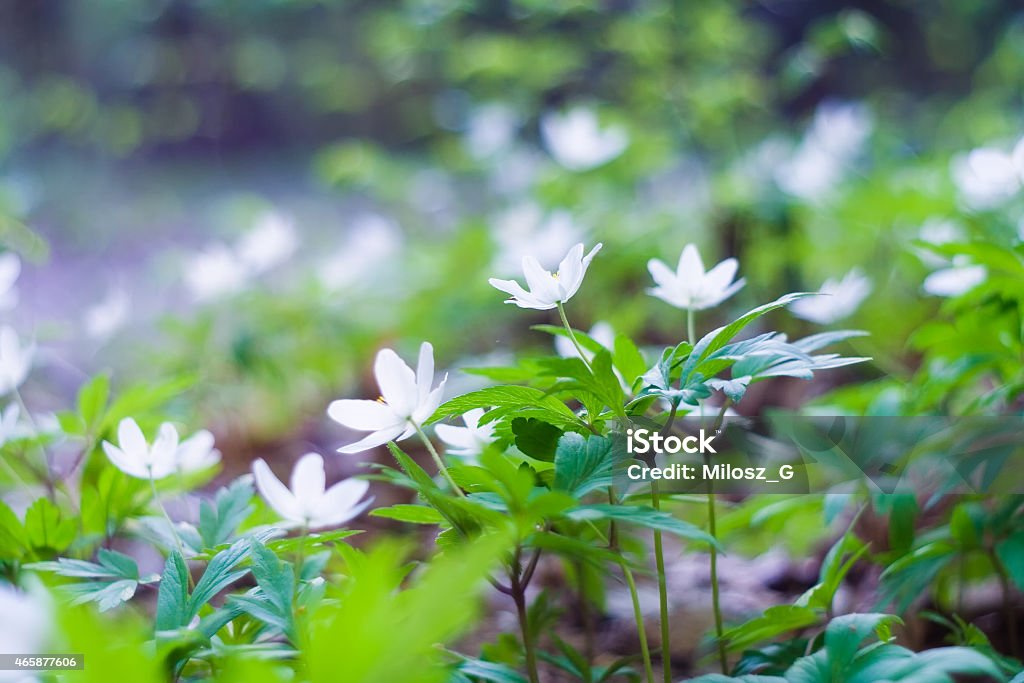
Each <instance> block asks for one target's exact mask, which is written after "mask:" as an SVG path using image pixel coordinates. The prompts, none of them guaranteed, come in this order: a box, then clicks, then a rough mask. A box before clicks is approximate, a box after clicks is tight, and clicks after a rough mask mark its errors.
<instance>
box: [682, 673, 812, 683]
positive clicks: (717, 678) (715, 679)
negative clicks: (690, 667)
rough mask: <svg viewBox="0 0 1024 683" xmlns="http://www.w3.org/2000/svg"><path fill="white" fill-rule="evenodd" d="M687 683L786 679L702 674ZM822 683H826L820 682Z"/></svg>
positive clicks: (769, 682) (779, 682) (782, 681)
mask: <svg viewBox="0 0 1024 683" xmlns="http://www.w3.org/2000/svg"><path fill="white" fill-rule="evenodd" d="M688 680H689V683H787V679H785V678H780V677H779V676H757V675H754V674H747V675H745V676H735V677H733V676H724V675H722V674H704V675H703V676H697V677H696V678H691V679H688ZM822 683H826V682H825V681H822Z"/></svg>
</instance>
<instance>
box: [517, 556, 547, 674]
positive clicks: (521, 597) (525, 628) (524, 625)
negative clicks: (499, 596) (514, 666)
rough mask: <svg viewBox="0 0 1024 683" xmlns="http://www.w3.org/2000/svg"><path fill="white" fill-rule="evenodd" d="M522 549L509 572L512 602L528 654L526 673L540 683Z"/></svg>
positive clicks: (524, 650) (525, 650)
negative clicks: (521, 559) (521, 562)
mask: <svg viewBox="0 0 1024 683" xmlns="http://www.w3.org/2000/svg"><path fill="white" fill-rule="evenodd" d="M521 553H522V549H521V548H516V554H515V559H514V560H513V561H512V568H511V571H509V582H510V583H511V585H512V600H513V601H514V602H515V603H516V615H517V616H518V617H519V631H520V634H521V635H522V638H523V652H524V653H525V654H526V672H527V674H528V675H529V677H530V683H540V672H539V671H538V669H537V653H536V648H535V647H534V642H533V635H532V632H531V629H530V613H529V610H527V609H526V587H527V585H528V584H529V577H524V574H523V570H522V567H521V565H520V562H519V560H520V555H521Z"/></svg>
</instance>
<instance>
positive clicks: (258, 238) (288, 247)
mask: <svg viewBox="0 0 1024 683" xmlns="http://www.w3.org/2000/svg"><path fill="white" fill-rule="evenodd" d="M298 246H299V238H298V235H297V234H296V232H295V222H294V221H293V220H292V219H291V218H288V217H286V216H283V215H281V214H279V213H277V212H276V211H267V212H265V213H263V214H262V215H261V216H260V217H259V218H258V219H257V221H256V224H255V225H254V226H253V228H252V229H251V230H249V232H247V233H246V234H244V235H243V236H242V238H241V239H240V240H239V241H238V246H237V247H236V249H235V252H236V253H237V254H238V260H239V261H240V262H241V263H242V265H243V266H244V268H245V269H246V270H248V271H249V272H250V273H251V274H259V273H264V272H266V271H268V270H270V269H271V268H274V267H275V266H277V265H280V264H281V263H283V262H284V261H286V260H288V259H289V258H290V257H291V255H292V254H294V253H295V250H296V249H297V248H298Z"/></svg>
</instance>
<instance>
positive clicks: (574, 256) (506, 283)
mask: <svg viewBox="0 0 1024 683" xmlns="http://www.w3.org/2000/svg"><path fill="white" fill-rule="evenodd" d="M602 246H603V245H602V244H601V243H600V242H598V243H597V246H595V247H594V248H593V249H591V250H590V253H589V254H587V255H586V256H584V255H583V244H582V243H580V244H577V245H576V246H574V247H573V248H572V249H570V250H569V253H568V254H566V255H565V258H563V259H562V262H561V263H559V264H558V271H557V272H555V273H551V272H549V271H547V270H544V268H543V267H542V266H541V265H540V263H539V262H538V261H537V259H535V258H534V257H532V256H524V257H523V276H524V277H525V278H526V284H527V285H528V286H529V288H530V291H526V290H525V289H523V288H522V286H521V285H520V284H519V283H518V282H516V281H515V280H499V279H497V278H493V277H492V278H490V279H489V280H488V282H490V283H491V286H492V287H494V288H495V289H498V290H500V291H502V292H505V293H506V294H509V295H511V297H512V298H510V299H506V300H505V303H507V304H515V305H516V306H519V308H532V309H535V310H538V311H546V310H550V309H552V308H556V307H557V306H558V305H559V304H564V303H565V302H566V301H568V300H569V299H571V298H572V297H573V295H574V294H576V292H578V291H579V289H580V285H581V284H583V277H584V276H585V275H586V274H587V268H588V267H590V262H591V261H592V260H593V258H594V256H596V255H597V252H599V251H600V250H601V247H602Z"/></svg>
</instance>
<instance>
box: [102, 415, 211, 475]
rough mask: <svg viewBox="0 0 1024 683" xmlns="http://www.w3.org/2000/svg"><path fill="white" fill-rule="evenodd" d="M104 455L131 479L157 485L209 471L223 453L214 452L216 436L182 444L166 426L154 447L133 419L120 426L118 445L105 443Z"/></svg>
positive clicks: (201, 434)
mask: <svg viewBox="0 0 1024 683" xmlns="http://www.w3.org/2000/svg"><path fill="white" fill-rule="evenodd" d="M103 451H104V452H105V453H106V454H107V458H109V459H110V462H111V463H113V464H114V466H115V467H116V468H117V469H119V470H121V471H122V472H124V473H125V474H127V475H128V476H130V477H136V478H137V479H153V480H154V481H155V480H157V479H163V478H164V477H167V476H169V475H171V474H174V473H175V472H182V473H186V472H193V471H196V470H199V469H205V468H206V467H209V466H210V465H213V464H214V463H216V462H217V461H218V460H219V459H220V452H219V451H217V450H215V449H214V448H213V436H212V435H211V434H210V433H209V432H207V431H206V430H202V431H200V432H197V433H196V434H195V435H193V436H192V437H190V438H189V439H186V440H185V441H183V442H181V443H180V444H179V443H178V430H177V429H175V428H174V425H172V424H171V423H169V422H164V423H163V424H162V425H160V429H159V431H158V432H157V437H156V438H155V439H154V440H153V443H152V444H150V443H149V442H147V441H146V437H145V435H144V434H143V433H142V429H140V428H139V424H138V423H137V422H136V421H135V420H134V419H132V418H130V417H126V418H124V419H123V420H121V422H120V423H119V424H118V426H117V445H116V446H115V445H114V444H112V443H110V442H109V441H104V442H103Z"/></svg>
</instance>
